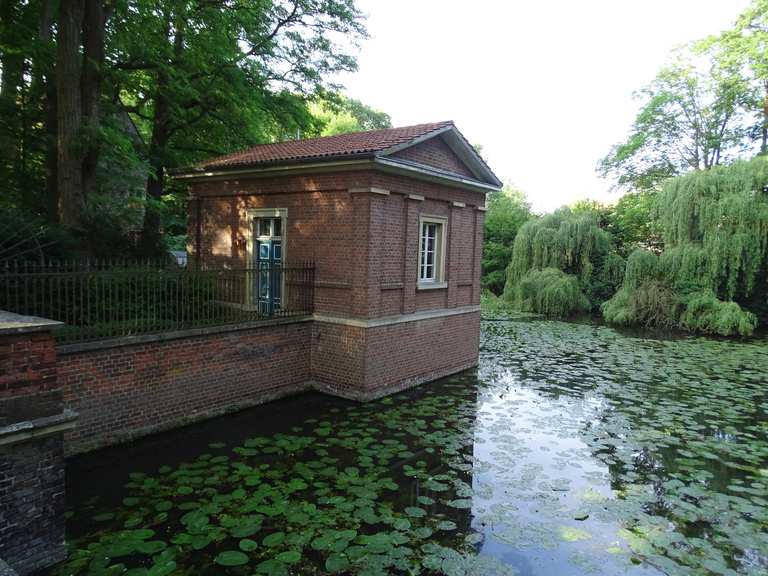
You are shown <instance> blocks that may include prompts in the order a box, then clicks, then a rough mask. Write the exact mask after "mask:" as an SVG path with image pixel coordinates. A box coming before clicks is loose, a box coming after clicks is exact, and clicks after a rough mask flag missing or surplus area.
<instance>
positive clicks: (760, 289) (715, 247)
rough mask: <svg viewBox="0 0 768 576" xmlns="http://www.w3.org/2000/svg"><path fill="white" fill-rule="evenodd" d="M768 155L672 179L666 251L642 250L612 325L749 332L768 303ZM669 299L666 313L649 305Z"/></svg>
mask: <svg viewBox="0 0 768 576" xmlns="http://www.w3.org/2000/svg"><path fill="white" fill-rule="evenodd" d="M766 187H768V159H766V158H765V157H758V158H756V159H754V160H751V161H737V162H735V163H733V164H732V165H730V166H723V167H718V168H714V169H712V170H709V171H706V172H704V171H698V172H694V173H691V174H688V175H686V176H682V177H678V178H674V179H672V180H669V181H668V182H667V184H666V185H665V187H664V190H663V191H662V192H661V195H660V196H659V201H658V206H657V211H658V221H659V228H660V231H661V234H662V237H663V241H664V246H665V249H664V251H663V252H662V253H661V254H659V255H656V254H654V253H651V252H649V251H645V250H640V249H639V250H636V251H635V252H633V253H632V254H631V255H630V257H629V259H628V261H627V268H626V272H625V275H624V283H623V286H622V288H621V289H620V290H619V292H618V293H617V294H616V295H615V296H614V297H613V298H612V299H611V300H610V301H609V302H607V303H606V304H605V305H604V306H603V314H604V316H605V318H606V320H608V321H609V322H613V323H617V324H643V325H655V326H664V327H672V326H674V327H680V328H683V329H687V330H691V331H701V332H707V333H717V334H723V335H731V334H750V333H751V332H752V331H753V330H754V328H755V326H756V325H757V316H756V314H757V315H761V316H764V315H765V311H766V308H767V307H768V306H767V304H768V302H767V301H766V300H767V298H768V193H767V192H766ZM650 293H653V294H654V295H655V300H656V302H657V303H662V302H663V303H666V304H665V305H664V306H663V308H664V312H663V313H661V312H659V311H658V310H657V311H656V312H654V313H650V312H649V311H648V306H647V305H644V304H643V303H646V304H647V303H648V301H650V300H653V298H649V294H650Z"/></svg>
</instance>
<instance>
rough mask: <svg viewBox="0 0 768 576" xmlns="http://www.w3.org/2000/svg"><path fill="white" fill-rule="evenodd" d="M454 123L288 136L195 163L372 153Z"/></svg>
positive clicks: (228, 164)
mask: <svg viewBox="0 0 768 576" xmlns="http://www.w3.org/2000/svg"><path fill="white" fill-rule="evenodd" d="M447 126H453V122H452V121H446V122H433V123H430V124H417V125H415V126H405V127H403V128H384V129H381V130H368V131H366V132H349V133H347V134H338V135H336V136H325V137H322V138H309V139H307V140H289V141H286V142H276V143H274V144H259V145H258V146H254V147H253V148H249V149H247V150H242V151H240V152H234V153H232V154H227V155H225V156H219V157H218V158H212V159H210V160H206V161H205V162H202V163H200V164H198V168H221V167H234V166H251V165H258V164H276V163H280V162H296V161H301V160H311V159H313V158H317V159H321V158H323V159H324V158H337V157H343V156H354V155H367V154H371V155H372V154H375V153H376V152H381V151H382V150H386V149H387V148H390V147H391V146H397V145H398V144H405V143H407V142H410V141H412V140H414V139H416V138H420V137H422V136H426V135H428V134H430V133H431V132H435V131H436V130H441V129H443V128H446V127H447Z"/></svg>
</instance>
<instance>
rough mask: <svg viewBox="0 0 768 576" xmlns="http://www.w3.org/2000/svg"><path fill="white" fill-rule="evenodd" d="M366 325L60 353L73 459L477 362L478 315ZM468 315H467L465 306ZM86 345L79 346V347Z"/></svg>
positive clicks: (277, 328)
mask: <svg viewBox="0 0 768 576" xmlns="http://www.w3.org/2000/svg"><path fill="white" fill-rule="evenodd" d="M469 310H470V311H467V312H462V313H458V314H452V315H450V316H445V317H435V318H426V319H423V320H414V321H410V322H398V323H393V324H388V325H383V326H372V327H365V328H364V327H360V326H350V325H344V324H338V323H333V322H324V321H322V320H321V319H319V318H318V319H317V320H315V321H312V320H311V319H301V320H294V321H292V322H289V323H284V324H280V325H274V324H266V325H263V326H254V327H249V328H240V329H237V330H232V329H231V328H229V329H228V330H207V331H202V330H201V331H198V332H197V333H196V332H194V331H189V332H188V333H187V335H181V334H179V335H171V336H170V337H169V336H165V337H163V338H162V339H159V338H158V339H152V338H146V339H145V341H143V342H140V343H135V344H131V343H126V342H125V341H120V342H118V341H116V342H114V344H115V345H114V346H111V347H106V348H94V349H88V347H87V346H80V347H76V346H66V347H62V348H61V349H60V353H59V368H58V379H59V385H60V386H61V390H62V392H63V394H64V402H65V404H66V406H67V407H69V408H71V409H72V410H74V411H75V412H77V413H78V414H79V419H78V423H77V427H76V428H75V429H74V430H72V431H70V432H69V433H68V435H67V437H66V453H67V454H68V455H72V454H76V453H80V452H86V451H89V450H93V449H96V448H100V447H104V446H109V445H112V444H117V443H120V442H123V441H126V440H129V439H131V438H136V437H140V436H143V435H146V434H150V433H153V432H158V431H161V430H165V429H170V428H175V427H178V426H182V425H184V424H188V423H191V422H194V421H197V420H202V419H205V418H211V417H213V416H217V415H220V414H225V413H227V412H232V411H236V410H241V409H243V408H247V407H250V406H254V405H257V404H261V403H264V402H268V401H271V400H275V399H277V398H281V397H284V396H287V395H290V394H295V393H297V392H301V391H304V390H309V389H313V388H314V389H318V390H321V391H323V392H327V393H330V394H334V395H338V396H342V397H345V398H351V399H356V400H369V399H372V398H376V397H379V396H383V395H385V394H390V393H393V392H397V391H399V390H403V389H405V388H408V387H411V386H415V385H417V384H421V383H423V382H427V381H430V380H434V379H436V378H440V377H442V376H446V375H448V374H452V373H454V372H458V371H460V370H465V369H467V368H471V367H472V366H475V365H476V364H477V355H478V341H477V334H478V332H479V312H477V311H474V309H469ZM457 312H461V311H457ZM78 348H80V349H78Z"/></svg>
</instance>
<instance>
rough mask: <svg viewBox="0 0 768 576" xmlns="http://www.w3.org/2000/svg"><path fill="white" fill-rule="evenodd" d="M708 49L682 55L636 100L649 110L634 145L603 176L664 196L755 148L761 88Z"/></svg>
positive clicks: (604, 167)
mask: <svg viewBox="0 0 768 576" xmlns="http://www.w3.org/2000/svg"><path fill="white" fill-rule="evenodd" d="M702 51H704V49H703V48H699V49H698V50H695V49H690V48H688V49H683V50H679V51H678V52H677V53H676V54H675V57H674V60H673V61H672V63H670V64H669V65H668V66H666V67H665V68H663V69H662V70H661V71H660V72H659V73H658V75H657V76H656V78H655V79H654V80H653V81H652V82H651V83H650V84H649V85H648V86H646V87H645V88H643V89H642V90H640V91H639V92H638V94H637V95H636V96H637V98H639V99H640V100H641V101H642V102H643V105H642V108H641V109H640V112H639V113H638V115H637V117H636V118H635V121H634V124H633V126H632V129H631V131H630V134H629V136H628V137H627V139H626V141H624V142H622V143H619V144H617V145H615V146H614V147H613V148H612V150H611V151H610V153H609V154H608V155H607V156H606V157H605V158H603V159H602V160H601V161H600V163H599V165H598V171H599V172H600V173H601V174H602V175H603V176H604V177H608V176H610V177H613V178H614V179H615V180H616V183H617V185H618V186H619V187H623V188H628V189H636V190H654V189H658V188H659V186H660V185H661V183H662V182H663V181H664V180H666V179H668V178H671V177H673V176H677V175H680V174H685V173H687V172H689V171H691V170H703V169H709V168H711V167H713V166H717V165H720V164H722V163H726V162H727V161H729V160H731V159H733V158H735V157H738V155H739V154H741V153H743V151H744V150H746V149H748V148H749V147H750V146H751V143H752V141H753V140H754V134H753V132H752V130H751V128H752V126H753V124H754V119H753V117H754V116H753V112H754V110H755V109H756V107H757V104H756V102H757V100H756V93H755V87H754V85H753V84H752V83H751V82H750V81H749V79H748V78H745V77H744V76H743V74H742V73H741V69H740V68H738V67H734V66H731V65H729V64H728V63H727V62H723V61H720V60H718V59H717V58H716V54H713V53H712V51H711V50H710V51H706V52H705V53H704V54H702V53H701V52H702Z"/></svg>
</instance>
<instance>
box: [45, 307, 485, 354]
mask: <svg viewBox="0 0 768 576" xmlns="http://www.w3.org/2000/svg"><path fill="white" fill-rule="evenodd" d="M479 311H480V306H478V305H472V306H459V307H457V308H439V309H436V310H422V311H419V312H413V313H411V314H398V315H395V316H382V317H380V318H359V317H358V318H354V317H353V318H349V317H345V316H329V315H324V314H313V315H306V316H294V317H290V318H277V319H271V320H259V321H255V322H244V323H241V324H224V325H220V326H209V327H206V328H191V329H188V330H177V331H174V332H162V333H158V334H139V335H136V336H123V337H120V338H109V339H105V340H94V341H92V342H78V343H74V344H62V345H59V346H57V348H56V350H57V352H58V353H59V354H61V355H66V354H77V353H79V352H89V351H93V350H103V349H107V348H117V347H121V346H135V345H137V344H146V343H152V342H165V341H168V340H177V339H181V338H194V337H196V336H209V335H212V334H221V333H226V332H237V331H241V330H252V329H255V328H266V327H272V326H281V325H284V324H293V323H295V322H311V321H317V322H326V323H330V324H343V325H345V326H356V327H359V328H376V327H378V326H389V325H391V324H400V323H403V322H418V321H419V320H429V319H431V318H442V317H445V316H455V315H457V314H471V313H473V312H479Z"/></svg>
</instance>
